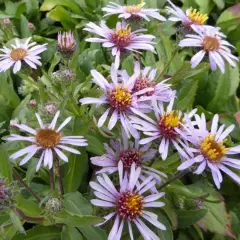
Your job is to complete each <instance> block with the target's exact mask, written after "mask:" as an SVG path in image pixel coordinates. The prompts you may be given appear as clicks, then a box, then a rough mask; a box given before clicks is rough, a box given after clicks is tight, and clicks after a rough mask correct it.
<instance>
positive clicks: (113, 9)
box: [102, 0, 166, 21]
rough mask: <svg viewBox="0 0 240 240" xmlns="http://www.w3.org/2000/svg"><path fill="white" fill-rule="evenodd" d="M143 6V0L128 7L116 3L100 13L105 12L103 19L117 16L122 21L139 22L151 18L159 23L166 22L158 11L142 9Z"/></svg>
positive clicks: (112, 3) (111, 3)
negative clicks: (131, 20) (122, 19)
mask: <svg viewBox="0 0 240 240" xmlns="http://www.w3.org/2000/svg"><path fill="white" fill-rule="evenodd" d="M145 4H146V3H145V2H144V1H143V0H142V1H141V3H139V4H137V5H130V6H121V5H119V4H117V3H114V2H110V3H109V4H108V5H107V6H106V7H104V8H102V11H104V12H106V14H105V15H104V17H105V16H109V15H115V14H119V16H118V17H119V18H124V19H133V20H140V19H142V18H143V19H145V20H147V21H150V19H149V18H148V17H153V18H156V19H158V20H160V21H166V18H165V17H163V16H161V15H160V14H159V13H158V11H159V10H158V9H153V8H144V5H145Z"/></svg>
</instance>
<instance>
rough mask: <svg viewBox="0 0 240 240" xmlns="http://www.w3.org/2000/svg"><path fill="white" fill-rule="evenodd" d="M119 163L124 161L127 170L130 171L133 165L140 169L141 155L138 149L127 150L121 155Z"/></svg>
mask: <svg viewBox="0 0 240 240" xmlns="http://www.w3.org/2000/svg"><path fill="white" fill-rule="evenodd" d="M118 161H122V163H123V168H124V169H125V170H126V169H130V168H131V166H132V164H133V163H135V164H136V167H139V166H141V155H140V152H139V151H138V150H136V149H129V150H125V151H123V152H121V153H120V154H119V156H118Z"/></svg>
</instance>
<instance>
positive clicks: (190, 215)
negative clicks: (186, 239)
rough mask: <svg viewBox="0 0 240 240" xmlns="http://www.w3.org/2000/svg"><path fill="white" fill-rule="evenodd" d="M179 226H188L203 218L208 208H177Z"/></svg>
mask: <svg viewBox="0 0 240 240" xmlns="http://www.w3.org/2000/svg"><path fill="white" fill-rule="evenodd" d="M176 212H177V216H178V226H179V227H180V228H186V227H188V226H190V225H192V224H194V223H196V222H197V221H199V220H201V219H202V218H203V217H204V216H205V215H206V214H207V212H208V210H207V209H198V210H177V211H176Z"/></svg>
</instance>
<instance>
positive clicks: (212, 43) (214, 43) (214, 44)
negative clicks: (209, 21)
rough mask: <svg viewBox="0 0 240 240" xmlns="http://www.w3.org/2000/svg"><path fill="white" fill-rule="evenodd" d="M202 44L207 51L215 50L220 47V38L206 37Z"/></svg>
mask: <svg viewBox="0 0 240 240" xmlns="http://www.w3.org/2000/svg"><path fill="white" fill-rule="evenodd" d="M202 44H203V48H204V50H205V51H215V50H218V49H219V47H220V43H219V40H218V39H217V38H215V37H209V36H206V37H204V39H203V43H202Z"/></svg>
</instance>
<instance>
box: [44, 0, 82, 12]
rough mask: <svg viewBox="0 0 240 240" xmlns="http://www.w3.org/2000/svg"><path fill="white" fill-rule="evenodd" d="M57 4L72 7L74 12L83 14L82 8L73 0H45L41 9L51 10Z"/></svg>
mask: <svg viewBox="0 0 240 240" xmlns="http://www.w3.org/2000/svg"><path fill="white" fill-rule="evenodd" d="M56 6H65V7H68V8H69V9H71V11H73V12H74V13H77V14H81V9H80V8H79V6H78V5H77V4H76V2H75V1H73V0H45V1H44V2H43V4H42V6H41V8H40V11H50V10H51V9H53V8H54V7H56Z"/></svg>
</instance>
